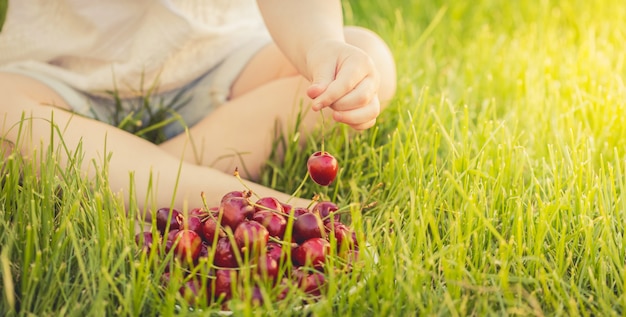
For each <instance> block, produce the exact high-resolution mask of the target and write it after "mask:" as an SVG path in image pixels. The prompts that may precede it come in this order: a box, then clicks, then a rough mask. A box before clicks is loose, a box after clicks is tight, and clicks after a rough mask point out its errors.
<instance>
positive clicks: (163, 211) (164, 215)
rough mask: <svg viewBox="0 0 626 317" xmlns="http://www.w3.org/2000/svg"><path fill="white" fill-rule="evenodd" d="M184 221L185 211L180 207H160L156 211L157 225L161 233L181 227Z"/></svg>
mask: <svg viewBox="0 0 626 317" xmlns="http://www.w3.org/2000/svg"><path fill="white" fill-rule="evenodd" d="M183 222H184V219H183V213H182V212H180V211H179V210H178V209H174V208H172V209H170V208H168V207H165V208H159V209H158V210H157V211H156V226H157V229H159V231H161V233H164V232H165V231H167V230H175V229H180V228H182V226H183ZM168 224H169V228H168Z"/></svg>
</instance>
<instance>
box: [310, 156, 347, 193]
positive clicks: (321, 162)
mask: <svg viewBox="0 0 626 317" xmlns="http://www.w3.org/2000/svg"><path fill="white" fill-rule="evenodd" d="M306 166H307V168H308V170H309V175H311V178H312V179H313V181H314V182H316V183H317V184H319V185H322V186H328V185H330V183H332V182H333V180H335V177H336V176H337V170H338V169H339V165H338V163H337V159H336V158H335V157H334V156H332V155H331V154H330V153H328V152H326V151H317V152H315V153H313V154H312V155H311V156H310V157H309V159H308V161H307V163H306Z"/></svg>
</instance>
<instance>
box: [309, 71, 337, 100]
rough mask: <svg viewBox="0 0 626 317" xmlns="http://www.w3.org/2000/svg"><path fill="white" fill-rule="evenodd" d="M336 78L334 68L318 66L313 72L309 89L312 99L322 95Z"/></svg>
mask: <svg viewBox="0 0 626 317" xmlns="http://www.w3.org/2000/svg"><path fill="white" fill-rule="evenodd" d="M334 79H335V72H334V70H333V69H327V68H317V69H316V70H315V72H314V73H313V80H312V81H311V82H312V83H311V86H309V88H308V89H307V95H308V96H309V98H311V99H315V98H317V97H318V96H319V95H321V94H322V93H323V92H324V91H326V88H328V85H329V84H330V83H331V82H332V81H333V80H334Z"/></svg>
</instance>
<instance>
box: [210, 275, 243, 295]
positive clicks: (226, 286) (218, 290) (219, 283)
mask: <svg viewBox="0 0 626 317" xmlns="http://www.w3.org/2000/svg"><path fill="white" fill-rule="evenodd" d="M236 281H237V271H236V270H228V269H217V270H215V278H214V279H212V281H211V288H212V289H213V291H214V292H215V294H214V296H215V297H214V298H215V299H220V297H222V296H223V299H224V300H229V299H230V298H231V297H232V284H233V283H236Z"/></svg>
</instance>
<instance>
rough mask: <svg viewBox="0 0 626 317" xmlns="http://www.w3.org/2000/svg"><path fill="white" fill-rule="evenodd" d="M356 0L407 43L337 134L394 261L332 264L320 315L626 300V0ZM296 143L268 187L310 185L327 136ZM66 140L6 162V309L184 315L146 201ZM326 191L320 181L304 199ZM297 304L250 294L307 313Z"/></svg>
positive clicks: (0, 271) (351, 17) (606, 307)
mask: <svg viewBox="0 0 626 317" xmlns="http://www.w3.org/2000/svg"><path fill="white" fill-rule="evenodd" d="M345 4H346V6H345V7H346V16H347V20H348V21H349V22H353V23H355V24H359V25H364V26H367V27H370V28H372V29H374V30H375V31H377V32H378V33H379V34H381V36H382V37H383V38H384V39H385V40H387V41H388V43H389V44H390V46H391V47H392V49H393V51H394V54H395V56H396V59H397V64H398V84H399V86H398V93H397V95H396V97H395V99H394V100H393V102H392V103H391V104H390V105H389V107H388V108H387V109H386V110H385V112H383V114H382V115H381V118H380V120H379V122H378V125H377V126H376V127H375V128H373V129H371V130H369V131H367V132H365V133H361V134H357V135H353V136H351V137H350V136H349V135H350V132H349V131H348V130H347V129H344V128H337V129H335V130H332V131H327V133H328V134H329V135H332V137H327V138H326V141H325V142H326V148H327V150H328V151H331V152H332V153H333V154H335V155H336V156H337V158H338V159H339V161H340V164H341V171H340V173H339V176H338V179H337V182H336V183H335V184H334V185H333V186H331V188H329V189H327V190H326V191H324V194H326V195H328V196H329V197H330V198H331V199H333V200H334V201H337V202H338V203H340V204H342V205H349V204H353V208H352V214H351V215H352V217H351V219H352V220H353V226H355V227H356V228H358V233H359V236H360V238H361V239H363V240H367V241H369V243H370V244H371V245H372V246H373V248H374V249H375V250H376V251H377V253H378V254H379V257H378V262H374V261H373V260H371V258H370V259H369V260H368V261H366V262H365V263H364V264H363V268H362V273H363V276H367V279H364V280H357V279H355V278H346V277H337V280H332V281H331V282H330V284H329V285H330V287H329V289H328V296H327V299H325V300H322V301H321V302H319V303H318V304H316V305H313V306H311V307H310V308H309V311H310V312H312V313H313V314H315V315H336V316H348V315H352V316H364V315H365V316H401V315H451V316H458V315H477V316H483V315H567V316H575V315H583V316H585V315H595V316H607V315H623V314H624V312H625V307H626V306H625V305H626V296H625V295H624V288H625V287H626V276H625V268H626V254H625V252H626V251H624V245H625V243H626V237H625V235H624V227H625V226H626V203H625V200H626V196H625V195H626V194H625V193H624V188H626V178H625V174H626V170H625V165H626V162H625V161H624V157H625V154H626V153H625V151H626V142H625V140H626V128H625V122H624V121H625V118H626V113H625V110H626V102H625V100H626V87H625V85H624V77H625V76H626V65H625V64H624V63H625V60H624V59H625V57H624V56H626V54H625V52H626V22H624V21H626V6H624V5H622V3H621V2H619V1H617V0H614V1H613V0H605V1H565V0H563V1H534V2H523V1H495V0H484V1H473V2H469V1H421V0H415V1H409V2H395V3H394V2H384V1H379V2H374V1H366V2H363V1H352V2H350V3H348V2H346V3H345ZM296 144H297V141H295V140H294V138H293V136H286V138H285V143H284V146H285V147H286V151H285V153H286V158H285V160H284V161H273V162H270V167H269V168H268V169H267V170H266V171H264V174H263V177H262V181H263V182H264V183H265V184H268V185H271V186H272V187H275V188H278V189H282V190H285V191H293V190H294V189H295V188H296V187H297V186H298V184H300V182H301V180H302V178H303V177H304V175H305V173H306V171H305V169H304V168H303V166H304V164H305V161H306V158H307V157H308V153H311V152H312V151H313V150H315V149H317V148H318V147H319V146H320V144H319V142H317V141H316V140H311V142H309V144H308V145H307V146H306V147H305V149H304V150H301V149H298V148H297V147H296ZM58 150H72V151H73V150H75V149H63V148H62V147H61V146H59V147H58ZM52 152H54V151H52ZM48 154H50V153H42V154H41V157H42V159H41V162H42V163H41V165H40V169H41V171H40V175H39V177H36V173H35V166H30V165H29V164H26V163H23V162H22V161H21V159H20V158H19V157H18V156H15V155H12V156H10V158H9V159H5V160H4V163H3V168H4V176H3V183H2V189H1V191H0V202H1V203H2V205H1V206H2V214H1V217H0V246H1V249H0V282H1V283H0V289H1V290H2V291H0V296H1V298H0V312H3V314H2V315H28V314H34V315H55V316H56V315H79V316H83V315H157V314H162V315H172V314H175V313H181V312H180V311H177V309H176V307H180V306H177V305H176V303H178V304H179V305H180V303H181V301H180V296H179V295H177V289H176V287H175V286H172V287H170V288H163V287H160V285H161V284H160V282H159V278H160V277H159V276H158V273H159V270H162V269H163V268H162V267H159V266H158V261H157V260H156V259H155V256H154V255H153V257H152V258H149V257H148V258H145V257H141V256H138V254H137V253H136V251H137V250H136V249H135V248H134V247H133V235H132V232H133V227H134V223H132V221H131V220H129V219H132V217H130V218H128V217H126V216H125V211H124V210H123V207H122V204H121V202H120V201H121V200H120V198H119V197H117V195H116V194H115V193H111V192H109V191H108V190H107V189H106V186H103V185H106V179H105V178H104V177H97V178H96V180H95V181H94V182H89V181H87V180H85V179H83V178H81V176H80V173H79V172H78V171H76V170H75V166H77V164H73V165H71V166H69V167H67V168H63V169H61V168H59V167H58V166H57V165H55V164H54V163H55V162H54V156H51V155H48ZM79 157H80V156H77V160H78V159H79ZM101 171H102V172H101V173H100V174H101V175H102V176H104V175H105V173H104V169H101ZM319 190H320V189H319V187H315V186H313V185H312V184H307V185H306V186H305V187H304V188H303V191H302V195H306V196H310V195H311V194H313V193H314V192H316V191H319ZM372 203H375V204H372ZM366 205H368V206H367V208H364V209H362V210H361V208H360V207H364V206H366ZM355 286H357V287H355ZM351 289H352V293H351V294H350V295H349V296H345V294H346V293H347V292H348V290H351ZM297 304H298V303H297V298H293V299H288V300H287V301H285V302H283V303H276V304H275V305H265V306H263V307H260V308H255V309H253V308H251V307H250V306H249V305H246V304H245V302H236V303H234V304H233V306H232V308H233V309H235V310H236V313H237V314H242V315H245V314H257V313H258V314H268V315H269V314H273V315H290V314H294V315H298V314H300V313H302V311H299V310H294V307H296V306H297ZM207 310H209V311H213V312H215V311H217V310H219V307H215V306H212V307H207ZM205 312H206V310H205ZM189 313H190V314H194V312H189Z"/></svg>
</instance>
